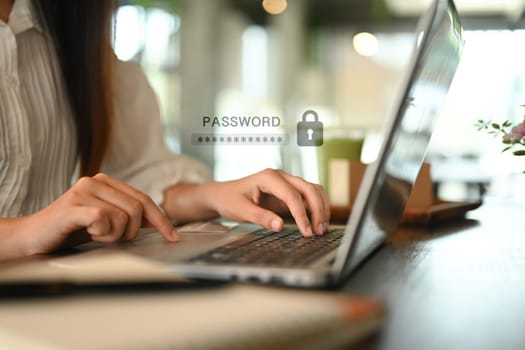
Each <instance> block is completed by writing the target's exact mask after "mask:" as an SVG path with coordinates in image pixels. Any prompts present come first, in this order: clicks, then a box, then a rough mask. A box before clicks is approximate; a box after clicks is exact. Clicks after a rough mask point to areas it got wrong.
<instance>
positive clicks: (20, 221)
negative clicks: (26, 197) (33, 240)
mask: <svg viewBox="0 0 525 350" xmlns="http://www.w3.org/2000/svg"><path fill="white" fill-rule="evenodd" d="M24 220H25V218H9V219H0V261H2V260H8V259H14V258H20V257H23V256H26V255H28V254H29V252H28V246H29V245H28V242H27V238H26V236H27V233H26V232H25V231H26V229H25V228H24Z"/></svg>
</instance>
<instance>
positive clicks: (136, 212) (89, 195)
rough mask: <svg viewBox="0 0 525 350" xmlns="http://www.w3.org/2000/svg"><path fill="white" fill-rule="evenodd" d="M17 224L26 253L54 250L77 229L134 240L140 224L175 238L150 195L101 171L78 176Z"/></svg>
mask: <svg viewBox="0 0 525 350" xmlns="http://www.w3.org/2000/svg"><path fill="white" fill-rule="evenodd" d="M21 225H22V227H21V228H22V230H21V231H22V232H24V233H25V237H23V239H24V240H26V249H25V251H26V254H28V255H29V254H36V253H47V252H51V251H53V250H56V249H58V248H60V247H61V246H62V245H63V243H64V242H66V241H67V240H68V238H69V236H70V235H71V234H72V233H74V232H76V231H78V230H81V229H85V231H86V232H87V233H88V234H89V235H90V236H91V239H92V240H94V241H97V242H103V243H111V242H116V241H119V240H131V239H134V238H135V237H136V236H137V234H138V232H139V229H140V228H141V227H143V226H153V227H155V228H156V229H157V230H158V231H159V232H160V234H161V235H162V236H163V237H164V238H165V239H166V240H167V241H170V242H173V241H177V240H178V236H177V233H176V231H175V230H174V228H173V225H172V224H171V222H170V221H169V219H168V218H167V217H166V216H165V215H164V214H163V213H162V211H161V210H160V209H159V208H158V207H157V205H156V204H155V203H154V202H153V201H152V200H151V198H149V197H148V196H147V195H146V194H144V193H142V192H140V191H139V190H136V189H134V188H133V187H130V186H128V185H126V184H124V183H122V182H120V181H118V180H115V179H113V178H111V177H109V176H107V175H105V174H98V175H96V176H93V177H83V178H81V179H80V180H78V182H77V183H76V184H75V185H74V186H73V187H71V188H70V189H69V190H68V191H67V192H65V193H64V194H63V195H62V196H61V197H59V198H58V199H57V200H56V201H55V202H53V203H51V204H50V205H49V206H48V207H46V208H45V209H43V210H41V211H39V212H37V213H35V214H33V215H31V216H28V217H26V218H24V221H23V223H21Z"/></svg>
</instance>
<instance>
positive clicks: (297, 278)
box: [109, 0, 464, 288]
mask: <svg viewBox="0 0 525 350" xmlns="http://www.w3.org/2000/svg"><path fill="white" fill-rule="evenodd" d="M417 28H418V29H417V32H416V40H415V46H414V51H413V56H412V61H411V64H410V68H409V69H408V74H407V77H406V80H405V83H404V85H403V88H402V90H401V91H399V96H398V102H397V104H396V105H395V108H393V110H392V111H391V115H389V116H387V118H386V123H385V125H384V130H383V141H382V145H381V148H380V151H379V154H378V157H377V159H376V160H375V161H374V162H373V163H371V164H370V165H369V166H368V167H367V170H366V172H365V174H364V176H363V179H362V182H361V186H360V189H359V191H358V193H357V195H356V199H355V202H354V205H353V208H352V211H351V213H350V216H349V218H348V221H347V224H346V225H344V226H340V227H331V228H330V230H329V232H328V233H327V234H325V235H324V236H322V237H314V238H303V237H302V236H301V235H300V233H298V232H297V229H296V228H295V227H293V226H287V227H285V230H284V232H280V233H273V232H270V231H267V230H265V229H261V228H260V227H257V226H255V225H251V224H247V223H241V224H238V225H234V226H231V227H230V226H225V225H221V224H216V223H203V224H202V225H200V226H199V225H196V224H193V225H190V226H189V227H185V228H182V229H181V230H180V231H181V236H182V237H181V238H182V239H181V241H180V242H179V243H177V244H175V245H170V244H166V243H165V242H163V241H162V239H161V238H160V237H159V235H158V234H156V235H155V234H146V235H141V236H140V237H139V238H138V239H137V240H135V241H133V242H131V243H130V244H124V245H119V246H118V247H112V248H109V249H117V250H123V251H126V252H128V253H129V252H131V253H133V254H137V255H139V256H142V257H147V258H148V259H153V260H155V261H156V262H161V263H162V264H165V266H166V267H167V268H168V269H169V271H170V272H171V273H173V274H174V275H177V276H180V277H184V278H191V279H206V280H240V281H249V282H257V283H269V284H282V285H286V286H291V287H306V288H312V287H327V286H335V285H338V284H340V283H341V282H343V281H344V280H345V279H347V278H348V276H349V274H350V273H351V272H352V271H353V270H354V269H355V268H356V267H357V266H358V265H359V263H360V262H362V261H363V260H364V259H365V258H366V257H367V256H369V255H370V254H371V253H372V252H373V251H375V250H376V249H377V248H378V247H379V246H380V245H381V244H382V243H383V242H384V240H385V237H386V236H387V235H388V234H389V233H391V232H393V231H394V230H395V229H396V228H397V226H398V224H399V223H400V220H401V216H402V213H403V210H404V207H405V204H406V201H407V199H408V197H409V194H410V191H411V188H412V186H413V184H414V182H415V179H416V177H417V175H418V172H419V170H420V168H421V165H422V163H423V159H424V157H425V154H426V152H427V148H428V144H429V141H430V138H431V136H432V132H433V129H434V124H435V122H436V120H437V117H438V116H439V114H440V113H441V111H442V109H443V106H444V103H445V100H446V97H447V94H448V91H449V87H450V85H451V83H452V80H453V78H454V75H455V73H456V70H457V67H458V65H459V62H460V57H461V53H462V48H463V44H464V41H463V36H462V26H461V23H460V19H459V15H458V13H457V11H456V8H455V5H454V3H453V1H452V0H434V2H433V3H432V4H431V6H430V7H429V8H428V10H427V11H426V12H425V13H424V14H423V15H422V17H421V19H420V21H419V23H418V27H417ZM295 254H302V255H301V256H299V257H294V255H295Z"/></svg>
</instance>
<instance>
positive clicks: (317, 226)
mask: <svg viewBox="0 0 525 350" xmlns="http://www.w3.org/2000/svg"><path fill="white" fill-rule="evenodd" d="M163 205H164V208H165V210H166V212H167V213H169V214H170V215H171V216H172V217H174V218H176V219H177V220H179V221H192V220H201V219H208V218H211V217H214V216H221V217H224V218H228V219H232V220H235V221H250V222H253V223H255V224H258V225H261V226H263V227H265V228H267V229H270V230H273V231H281V230H282V228H283V224H284V222H283V219H282V217H281V216H280V215H278V214H288V213H289V214H291V215H292V217H293V218H294V220H295V222H296V224H297V226H298V227H299V230H300V231H301V233H302V234H303V235H304V236H305V237H311V236H312V235H313V234H317V235H322V234H323V233H324V232H325V231H326V229H327V228H328V223H329V221H330V204H329V202H328V198H327V197H326V194H325V192H324V190H323V188H322V187H321V186H320V185H316V184H312V183H309V182H306V181H305V180H303V179H302V178H300V177H297V176H293V175H290V174H288V173H286V172H284V171H281V170H273V169H266V170H263V171H261V172H259V173H256V174H254V175H251V176H247V177H244V178H242V179H239V180H234V181H228V182H213V183H208V184H203V185H183V184H181V185H177V186H175V187H173V188H171V189H170V190H168V191H166V192H165V201H164V204H163Z"/></svg>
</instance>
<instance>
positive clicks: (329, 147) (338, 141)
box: [317, 128, 365, 193]
mask: <svg viewBox="0 0 525 350" xmlns="http://www.w3.org/2000/svg"><path fill="white" fill-rule="evenodd" d="M364 139H365V132H364V130H359V129H351V128H325V129H324V141H323V145H322V146H319V147H317V162H318V174H319V183H320V184H321V185H322V186H323V187H324V188H325V191H326V193H330V191H331V190H330V188H329V187H330V185H333V184H330V183H329V182H330V181H329V179H330V178H332V179H333V178H336V177H334V176H330V173H329V171H330V162H331V161H332V160H334V159H343V160H355V161H360V160H361V151H362V149H363V143H364Z"/></svg>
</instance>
